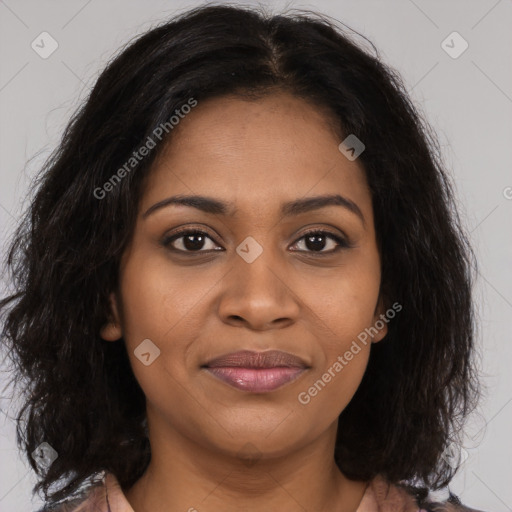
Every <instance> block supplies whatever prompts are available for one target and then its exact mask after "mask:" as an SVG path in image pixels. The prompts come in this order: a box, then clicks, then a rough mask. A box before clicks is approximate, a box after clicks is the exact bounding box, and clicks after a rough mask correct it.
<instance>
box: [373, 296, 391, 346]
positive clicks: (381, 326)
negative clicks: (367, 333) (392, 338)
mask: <svg viewBox="0 0 512 512" xmlns="http://www.w3.org/2000/svg"><path fill="white" fill-rule="evenodd" d="M385 312H386V306H385V304H384V299H383V297H382V295H379V300H378V302H377V307H376V308H375V314H374V316H373V326H374V327H375V329H377V330H378V331H379V332H378V333H377V334H375V336H372V343H378V342H379V341H381V340H382V339H383V338H384V337H385V336H386V334H387V333H388V322H389V319H388V318H387V317H386V315H385Z"/></svg>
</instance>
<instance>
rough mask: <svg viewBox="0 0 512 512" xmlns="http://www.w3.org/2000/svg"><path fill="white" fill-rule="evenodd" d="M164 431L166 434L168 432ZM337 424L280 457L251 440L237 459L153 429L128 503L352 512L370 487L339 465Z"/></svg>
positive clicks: (205, 511)
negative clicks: (146, 462)
mask: <svg viewBox="0 0 512 512" xmlns="http://www.w3.org/2000/svg"><path fill="white" fill-rule="evenodd" d="M164 434H165V435H164ZM335 436H336V424H334V425H333V426H332V428H331V429H329V431H328V432H326V433H325V434H324V435H322V436H321V437H320V438H318V439H317V440H315V441H314V442H312V443H310V444H308V445H307V446H303V447H301V448H298V449H296V450H288V451H287V453H283V454H281V455H275V454H274V455H272V456H270V455H269V454H263V453H260V452H259V451H258V450H257V449H256V447H255V446H253V445H251V444H250V443H248V444H247V445H246V446H245V447H244V448H243V449H242V450H240V451H238V453H235V454H229V453H226V452H221V451H220V450H217V449H215V448H214V447H205V446H200V445H198V444H197V443H195V442H194V441H192V440H191V439H189V438H187V437H184V436H181V435H180V434H179V433H178V432H176V431H173V432H172V435H169V431H168V426H167V429H165V432H159V429H158V428H153V429H151V428H150V440H151V447H152V458H151V462H150V464H149V466H148V468H147V470H146V472H145V473H144V475H143V476H142V477H141V478H140V479H139V480H138V481H137V482H136V483H135V484H134V485H133V487H131V488H130V489H128V490H125V495H126V498H127V499H128V501H129V503H130V505H131V506H132V508H133V510H134V511H135V512H150V511H151V512H164V511H166V512H168V511H169V510H176V511H190V512H196V511H197V512H199V511H200V512H213V511H218V510H222V511H223V512H235V511H236V512H238V511H239V510H244V511H247V512H256V511H261V510H286V511H287V512H299V511H300V512H304V511H305V510H315V511H319V512H320V511H322V512H323V511H325V512H354V511H356V509H357V508H358V505H359V503H360V502H361V499H362V497H363V495H364V492H365V489H366V486H367V483H366V482H361V481H353V480H349V479H348V478H346V477H345V476H344V475H343V474H342V473H341V472H340V471H339V469H338V467H337V466H336V464H335V462H334V457H333V453H334V441H335Z"/></svg>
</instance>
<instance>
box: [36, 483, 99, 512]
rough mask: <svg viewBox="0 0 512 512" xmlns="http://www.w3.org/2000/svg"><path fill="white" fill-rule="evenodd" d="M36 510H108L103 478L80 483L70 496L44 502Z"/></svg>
mask: <svg viewBox="0 0 512 512" xmlns="http://www.w3.org/2000/svg"><path fill="white" fill-rule="evenodd" d="M37 512H108V506H107V499H106V487H105V480H104V479H102V480H100V481H98V482H94V483H88V484H87V485H82V486H81V487H80V489H79V490H78V491H76V492H75V493H73V495H72V496H70V497H68V498H66V499H65V500H61V501H59V502H57V503H49V504H46V505H45V506H44V507H43V508H41V509H40V510H38V511H37Z"/></svg>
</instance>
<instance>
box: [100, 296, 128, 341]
mask: <svg viewBox="0 0 512 512" xmlns="http://www.w3.org/2000/svg"><path fill="white" fill-rule="evenodd" d="M109 302H110V311H109V315H108V316H109V319H110V322H109V323H108V324H106V325H104V326H103V327H102V328H101V329H100V336H101V338H102V339H104V340H105V341H117V340H118V339H120V338H121V337H122V336H123V331H122V329H121V321H120V317H119V306H118V302H117V297H116V295H115V293H113V292H112V293H111V294H110V295H109Z"/></svg>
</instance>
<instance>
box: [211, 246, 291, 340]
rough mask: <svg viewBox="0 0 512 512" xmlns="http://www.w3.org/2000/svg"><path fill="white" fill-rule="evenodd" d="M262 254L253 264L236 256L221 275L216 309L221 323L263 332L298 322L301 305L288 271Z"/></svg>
mask: <svg viewBox="0 0 512 512" xmlns="http://www.w3.org/2000/svg"><path fill="white" fill-rule="evenodd" d="M264 255H265V251H263V253H262V255H261V256H260V257H259V258H257V259H256V260H255V261H253V262H252V263H247V262H246V261H244V260H242V259H241V258H239V260H238V261H236V262H235V267H234V268H233V270H232V271H231V272H229V273H228V274H227V275H226V276H225V277H224V279H223V286H222V295H221V298H220V302H219V310H218V313H219V316H220V317H221V319H222V321H223V322H225V323H228V324H231V325H234V326H245V327H247V328H249V329H252V330H258V331H263V330H268V329H275V328H282V327H286V326H289V325H291V324H293V323H294V322H296V321H297V318H298V315H299V311H300V304H299V301H298V300H297V296H296V294H295V293H294V291H293V284H292V283H291V279H290V273H289V272H286V271H284V270H283V269H282V266H279V265H277V264H276V263H275V260H274V261H273V262H272V261H270V258H266V257H265V256H264Z"/></svg>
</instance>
